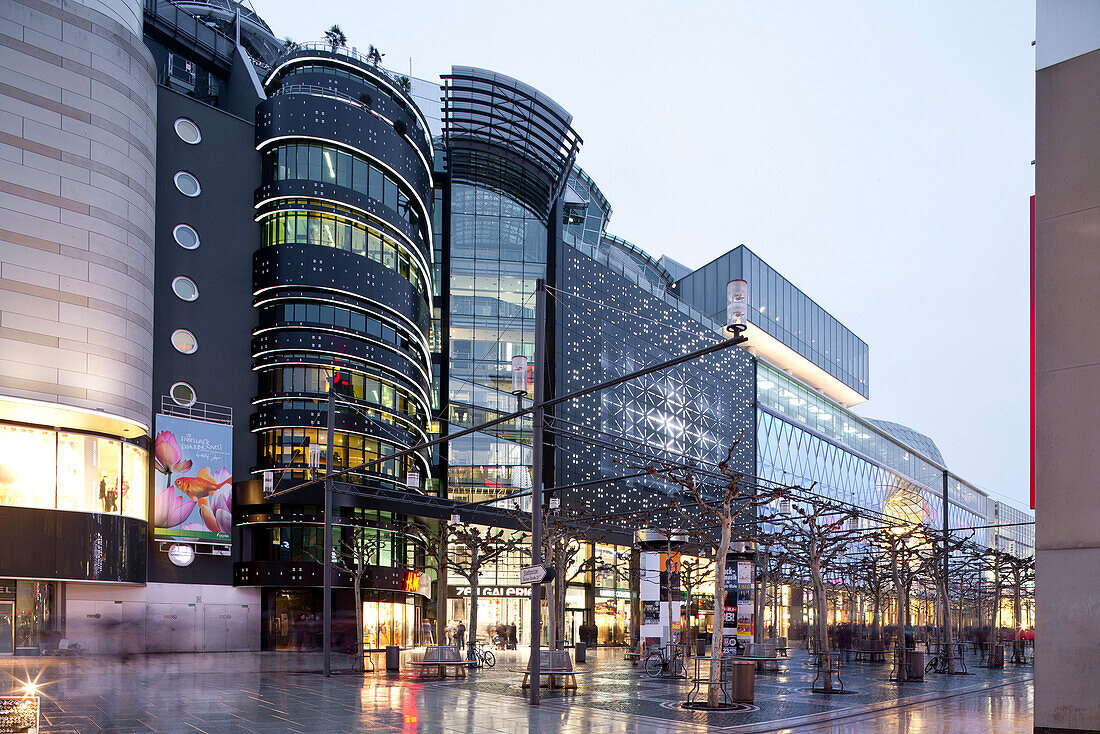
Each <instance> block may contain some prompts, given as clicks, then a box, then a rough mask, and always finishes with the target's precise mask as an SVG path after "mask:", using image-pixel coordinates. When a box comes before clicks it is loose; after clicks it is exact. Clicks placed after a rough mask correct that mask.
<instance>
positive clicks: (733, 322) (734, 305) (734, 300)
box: [726, 280, 749, 336]
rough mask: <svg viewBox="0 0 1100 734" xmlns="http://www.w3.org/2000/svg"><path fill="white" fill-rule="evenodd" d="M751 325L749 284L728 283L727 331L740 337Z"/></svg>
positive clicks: (741, 281) (734, 281)
mask: <svg viewBox="0 0 1100 734" xmlns="http://www.w3.org/2000/svg"><path fill="white" fill-rule="evenodd" d="M748 323H749V283H748V281H746V280H731V281H730V282H728V283H726V331H728V332H730V333H731V334H733V335H734V336H740V335H741V332H743V331H744V330H745V329H746V328H747V327H748Z"/></svg>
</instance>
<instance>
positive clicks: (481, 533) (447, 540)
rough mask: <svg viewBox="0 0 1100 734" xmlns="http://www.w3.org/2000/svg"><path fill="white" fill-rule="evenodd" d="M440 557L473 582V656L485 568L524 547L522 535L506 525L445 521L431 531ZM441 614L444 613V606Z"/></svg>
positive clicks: (469, 650) (470, 648)
mask: <svg viewBox="0 0 1100 734" xmlns="http://www.w3.org/2000/svg"><path fill="white" fill-rule="evenodd" d="M427 534H428V537H429V538H430V543H431V545H432V549H433V550H434V551H435V555H436V557H437V559H440V558H442V559H443V562H444V564H445V566H446V568H447V570H448V571H453V572H455V573H457V574H458V575H459V576H461V577H462V578H464V579H466V583H468V584H469V585H470V597H469V599H470V627H469V630H467V655H468V656H471V657H472V656H473V652H474V645H475V643H476V641H477V602H478V598H479V593H478V583H479V579H480V577H481V571H482V569H484V568H485V567H486V566H491V565H493V564H495V563H496V562H497V560H498V559H500V558H501V557H502V556H504V555H505V554H507V553H513V552H516V551H522V549H523V544H522V540H523V539H522V538H521V537H520V536H519V535H518V534H517V533H514V532H512V531H509V530H504V529H502V528H487V527H482V526H480V525H473V524H470V523H448V522H441V523H440V524H439V528H438V529H436V530H434V531H432V530H428V531H427ZM437 614H438V615H439V616H440V617H442V610H439V611H438V612H437Z"/></svg>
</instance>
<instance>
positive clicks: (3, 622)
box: [0, 601, 15, 655]
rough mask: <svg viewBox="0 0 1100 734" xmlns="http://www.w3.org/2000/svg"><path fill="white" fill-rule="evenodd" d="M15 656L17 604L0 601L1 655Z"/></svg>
mask: <svg viewBox="0 0 1100 734" xmlns="http://www.w3.org/2000/svg"><path fill="white" fill-rule="evenodd" d="M14 654H15V602H12V601H0V655H14Z"/></svg>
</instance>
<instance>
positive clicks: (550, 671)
mask: <svg viewBox="0 0 1100 734" xmlns="http://www.w3.org/2000/svg"><path fill="white" fill-rule="evenodd" d="M522 672H523V684H522V687H523V688H530V687H531V661H530V660H528V661H527V669H526V670H524V671H522ZM539 678H540V679H542V678H545V679H546V684H547V685H548V686H549V687H550V688H562V689H570V690H576V689H577V671H575V670H573V662H572V661H571V660H570V659H569V653H568V652H567V651H565V650H539ZM540 685H541V680H540Z"/></svg>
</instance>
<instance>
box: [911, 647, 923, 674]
mask: <svg viewBox="0 0 1100 734" xmlns="http://www.w3.org/2000/svg"><path fill="white" fill-rule="evenodd" d="M924 664H925V660H924V653H923V652H922V651H920V650H910V651H909V679H910V680H923V679H924Z"/></svg>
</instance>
